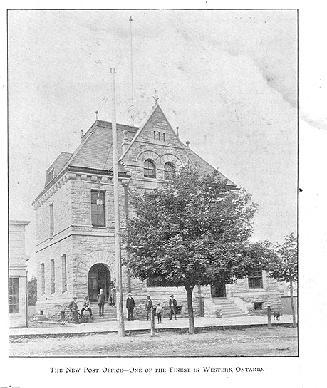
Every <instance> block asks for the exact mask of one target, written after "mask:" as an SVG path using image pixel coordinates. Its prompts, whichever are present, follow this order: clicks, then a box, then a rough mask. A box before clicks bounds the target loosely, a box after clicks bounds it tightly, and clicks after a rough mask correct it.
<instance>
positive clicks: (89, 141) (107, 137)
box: [68, 120, 137, 170]
mask: <svg viewBox="0 0 327 388" xmlns="http://www.w3.org/2000/svg"><path fill="white" fill-rule="evenodd" d="M124 131H126V132H127V135H128V138H129V141H130V140H131V139H132V138H133V137H134V135H135V133H136V131H137V128H136V127H131V126H129V125H122V124H117V143H118V158H119V157H120V156H121V154H122V144H123V134H124ZM112 149H113V147H112V123H109V122H107V121H102V120H97V121H96V122H95V123H94V124H93V125H92V127H91V128H90V129H89V130H88V131H87V133H86V134H85V135H84V136H83V138H82V143H81V145H80V146H79V147H78V149H77V150H76V151H75V153H74V154H73V156H72V157H71V159H70V160H69V163H68V165H69V166H74V167H87V168H90V169H96V170H108V169H109V170H110V169H112V157H113V155H112ZM120 168H121V169H122V168H123V167H122V166H120Z"/></svg>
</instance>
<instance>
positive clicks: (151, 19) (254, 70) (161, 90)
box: [8, 10, 297, 255]
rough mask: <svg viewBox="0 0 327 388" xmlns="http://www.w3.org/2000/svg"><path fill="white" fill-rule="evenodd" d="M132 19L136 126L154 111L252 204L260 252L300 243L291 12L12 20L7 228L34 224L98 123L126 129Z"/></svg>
mask: <svg viewBox="0 0 327 388" xmlns="http://www.w3.org/2000/svg"><path fill="white" fill-rule="evenodd" d="M130 15H132V16H133V19H134V21H133V37H134V39H133V47H134V50H133V58H134V66H133V69H134V95H135V98H134V105H135V109H136V119H135V124H136V125H138V124H140V123H141V121H142V120H143V119H144V118H145V117H146V116H147V115H148V114H149V113H150V111H151V107H152V105H153V95H154V93H155V90H157V94H158V97H159V104H160V105H161V107H162V109H163V111H164V113H165V114H166V116H167V118H168V120H169V122H170V123H171V125H172V127H173V128H176V127H177V126H178V127H179V133H180V137H181V140H182V141H184V142H185V141H186V140H189V141H190V146H191V148H192V149H193V150H194V151H195V152H197V153H198V154H199V155H200V156H202V157H203V158H204V159H206V160H207V161H208V162H209V163H211V164H212V165H213V166H214V167H217V168H218V169H219V170H220V171H221V172H222V173H223V174H224V175H225V176H227V177H228V178H229V179H230V180H232V181H233V182H234V183H236V184H237V185H238V186H240V187H244V188H245V189H246V190H247V191H248V192H249V193H251V194H252V198H253V201H254V202H256V203H257V204H258V205H259V210H258V212H257V214H256V216H255V220H254V235H253V239H254V240H265V239H268V240H270V241H272V242H275V241H282V239H283V237H284V236H285V235H286V234H288V233H290V232H296V206H297V204H296V199H297V197H296V195H297V24H296V23H297V19H296V18H297V15H296V12H295V11H286V10H282V11H162V10H157V11H135V10H134V11H68V10H65V11H10V12H9V19H8V21H9V24H8V31H9V39H8V44H9V46H8V47H9V51H8V66H9V78H8V79H9V175H10V182H9V183H10V185H9V190H10V198H9V201H10V218H11V219H24V220H25V219H26V220H30V221H31V224H30V225H29V226H28V228H27V241H26V242H27V253H28V254H29V255H32V253H33V249H34V248H33V247H34V232H35V231H34V217H35V215H34V211H33V209H32V206H31V203H32V201H33V199H34V198H35V197H36V196H37V195H38V194H39V192H40V191H41V190H42V188H43V186H44V182H45V170H46V169H47V168H48V167H49V165H50V164H51V163H52V162H53V160H54V159H55V158H56V157H57V155H58V154H59V153H60V152H62V151H68V152H73V151H74V150H75V149H76V148H77V146H78V145H79V143H80V131H81V130H84V132H85V131H86V130H87V129H88V128H89V127H90V126H91V125H92V123H93V122H94V120H95V114H94V112H95V111H96V110H98V111H99V118H100V119H102V120H108V121H110V112H111V106H110V103H111V96H110V74H109V68H110V67H113V66H114V67H116V71H117V76H116V82H117V85H116V87H117V121H118V122H120V123H123V124H124V123H127V124H129V123H130V118H129V113H128V108H129V106H130V104H131V98H130V96H131V75H130V74H131V72H130V26H129V21H128V19H129V16H130Z"/></svg>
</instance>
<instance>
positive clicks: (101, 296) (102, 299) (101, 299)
mask: <svg viewBox="0 0 327 388" xmlns="http://www.w3.org/2000/svg"><path fill="white" fill-rule="evenodd" d="M104 302H105V296H104V293H103V289H102V288H100V293H99V294H98V306H99V316H100V317H103V313H104Z"/></svg>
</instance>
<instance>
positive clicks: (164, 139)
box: [162, 132, 166, 141]
mask: <svg viewBox="0 0 327 388" xmlns="http://www.w3.org/2000/svg"><path fill="white" fill-rule="evenodd" d="M162 140H163V141H166V134H165V132H163V133H162Z"/></svg>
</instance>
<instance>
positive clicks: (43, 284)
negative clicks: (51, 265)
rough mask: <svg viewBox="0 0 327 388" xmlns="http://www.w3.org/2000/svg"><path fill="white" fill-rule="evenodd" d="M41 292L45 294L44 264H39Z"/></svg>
mask: <svg viewBox="0 0 327 388" xmlns="http://www.w3.org/2000/svg"><path fill="white" fill-rule="evenodd" d="M41 294H42V295H43V294H45V272H44V264H41Z"/></svg>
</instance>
